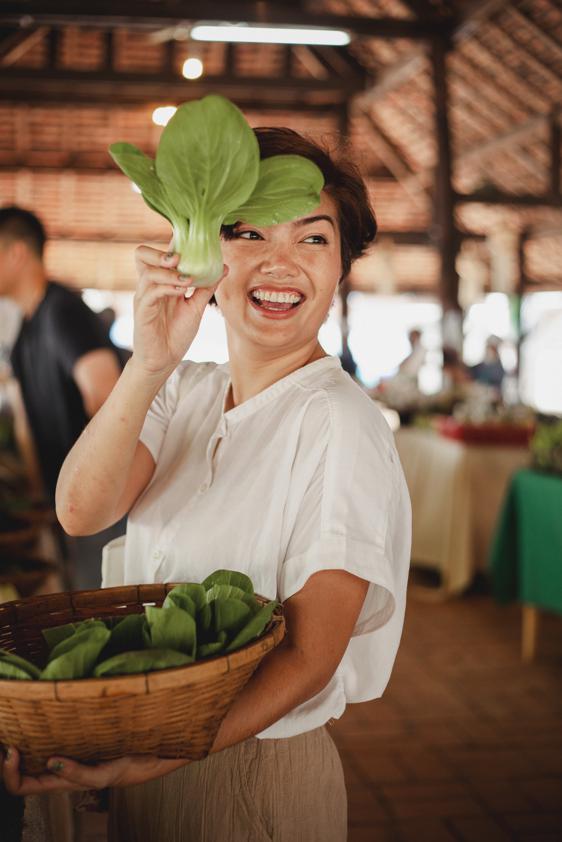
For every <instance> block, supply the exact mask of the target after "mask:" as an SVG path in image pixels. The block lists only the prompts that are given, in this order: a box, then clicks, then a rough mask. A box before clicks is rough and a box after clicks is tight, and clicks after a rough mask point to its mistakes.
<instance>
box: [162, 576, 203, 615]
mask: <svg viewBox="0 0 562 842" xmlns="http://www.w3.org/2000/svg"><path fill="white" fill-rule="evenodd" d="M185 598H186V599H185ZM206 601H207V598H206V596H205V588H204V587H203V585H199V584H196V583H187V584H185V585H176V587H175V588H172V590H171V591H169V593H168V594H167V596H166V599H165V600H164V603H163V605H162V608H168V606H169V605H176V606H177V607H178V608H183V610H184V611H188V612H189V613H190V614H191V616H192V617H195V616H196V614H197V611H199V610H200V609H201V608H202V607H203V606H204V605H205V602H206Z"/></svg>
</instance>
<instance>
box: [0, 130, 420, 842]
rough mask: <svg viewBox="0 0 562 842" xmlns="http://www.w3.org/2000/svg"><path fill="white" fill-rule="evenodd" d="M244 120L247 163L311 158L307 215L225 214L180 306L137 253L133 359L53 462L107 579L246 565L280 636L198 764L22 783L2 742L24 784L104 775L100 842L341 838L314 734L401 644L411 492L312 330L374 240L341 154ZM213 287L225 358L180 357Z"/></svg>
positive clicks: (335, 769) (334, 783)
mask: <svg viewBox="0 0 562 842" xmlns="http://www.w3.org/2000/svg"><path fill="white" fill-rule="evenodd" d="M255 131H256V135H257V138H258V141H259V144H260V151H261V156H262V158H266V157H269V156H270V155H274V154H290V153H292V154H299V155H304V156H306V157H308V158H310V159H311V160H313V161H314V162H315V163H316V164H317V165H318V166H319V167H320V169H321V170H322V172H323V174H324V178H325V187H324V190H323V191H322V199H321V203H320V205H319V207H318V208H317V209H316V210H315V211H313V212H312V213H311V214H309V215H307V216H306V217H304V218H299V219H297V220H294V221H292V222H288V223H283V224H279V225H274V226H271V227H264V228H260V227H256V226H250V225H247V224H245V223H243V222H241V223H237V224H236V225H234V226H231V227H228V228H225V229H224V230H223V244H222V245H223V257H224V262H225V273H224V275H223V278H222V280H221V282H220V283H219V284H218V285H217V286H216V287H215V288H214V289H210V290H206V289H197V290H196V291H195V292H194V293H193V295H192V296H191V297H189V298H188V299H186V298H185V290H186V288H188V287H189V285H190V279H189V278H185V277H183V276H181V275H178V273H177V271H176V269H175V266H176V265H177V256H176V255H172V254H163V253H162V252H160V251H158V250H156V249H154V248H149V247H148V246H140V247H139V248H138V249H137V255H136V259H137V267H138V274H139V284H138V289H137V292H136V294H135V337H134V351H133V355H132V358H131V359H130V361H129V362H128V363H127V365H126V367H125V370H124V372H123V375H122V376H121V378H120V380H119V382H118V384H117V385H116V387H115V389H114V390H113V392H112V394H111V395H110V397H109V399H108V401H107V403H106V404H105V405H104V407H102V409H101V410H100V412H99V413H98V414H97V415H96V417H95V418H94V419H93V420H92V422H91V423H90V424H89V425H88V427H87V428H86V430H85V431H84V434H83V435H82V437H81V438H80V440H79V441H78V442H77V444H76V446H75V447H74V449H73V450H72V452H71V453H70V454H69V456H68V458H67V460H66V462H65V464H64V466H63V469H62V472H61V475H60V479H59V485H58V489H57V512H58V515H59V518H60V519H61V522H62V524H63V525H64V527H65V529H66V530H67V531H68V532H69V533H70V534H87V533H89V532H95V531H98V530H99V529H102V528H105V527H106V526H108V525H109V524H111V523H114V522H115V521H116V520H118V519H119V518H121V517H122V516H123V515H124V514H125V513H129V518H128V527H127V537H126V542H125V555H124V563H123V571H122V574H120V576H121V578H122V581H124V582H127V583H131V582H134V583H141V582H151V581H164V582H165V581H174V582H178V581H201V580H202V579H204V578H205V577H206V576H207V575H208V574H209V573H210V572H212V570H214V569H217V568H229V569H234V570H240V571H243V572H246V573H247V574H248V575H250V577H251V578H252V580H253V583H254V586H255V590H256V592H257V593H260V594H262V595H263V596H266V597H269V598H276V599H279V600H280V601H281V602H283V605H284V612H285V617H286V623H287V635H286V638H285V640H284V642H283V643H282V644H281V645H280V646H279V647H277V648H276V649H275V650H273V652H271V653H270V654H268V655H267V656H266V657H265V658H264V660H263V661H262V662H261V664H260V666H259V668H258V670H257V671H256V672H255V673H254V675H253V676H252V678H251V679H250V680H249V682H248V684H247V685H246V686H245V688H244V689H243V690H242V692H241V693H240V695H239V696H238V697H237V699H236V700H235V702H234V704H233V705H232V707H231V708H230V710H229V712H228V713H227V715H226V717H225V718H224V720H223V722H222V724H221V726H220V729H219V732H218V734H217V737H216V740H215V743H214V745H213V747H212V749H211V753H210V754H209V756H208V757H207V758H206V759H205V760H202V761H198V762H193V763H189V762H188V761H185V760H166V759H161V758H154V757H126V758H123V759H121V760H117V761H113V762H110V763H102V764H99V765H98V766H96V767H86V766H81V765H79V764H77V763H75V762H73V761H71V760H68V759H60V758H53V765H54V768H53V773H52V774H46V775H43V776H41V777H40V778H39V779H30V778H25V777H24V778H20V777H19V774H18V772H17V752H13V753H12V756H11V758H10V760H9V761H6V762H5V763H4V778H5V780H6V782H7V785H8V786H9V787H10V788H11V789H12V791H14V790H15V791H19V792H20V793H24V794H25V793H27V792H37V791H46V790H49V789H55V788H57V787H58V788H68V789H81V788H82V789H90V788H95V787H99V788H105V787H110V788H111V809H110V822H109V827H110V837H109V838H110V839H112V840H125V839H126V840H128V842H131V840H139V842H140V840H143V842H152V840H164V839H165V840H166V842H175V841H176V840H177V842H183V840H188V839H189V840H195V839H197V840H207V842H211V840H219V839H220V840H223V839H231V840H235V842H244V840H248V842H249V840H266V839H276V840H283V842H285V840H291V841H292V842H294V840H306V842H314V840H318V842H319V841H320V840H322V842H332V840H333V842H341V840H344V839H345V838H346V819H347V801H346V792H345V784H344V779H343V772H342V766H341V762H340V759H339V755H338V753H337V750H336V748H335V746H334V743H333V741H332V739H331V737H330V736H329V734H328V732H327V729H326V727H325V726H326V723H328V722H329V720H330V719H333V718H337V717H340V716H341V715H342V713H343V711H344V710H345V707H346V704H347V703H349V702H361V701H366V700H368V699H375V698H377V697H379V696H380V695H381V694H382V693H383V691H384V688H385V686H386V684H387V682H388V679H389V676H390V673H391V670H392V665H393V662H394V658H395V655H396V651H397V648H398V644H399V640H400V635H401V630H402V624H403V619H404V610H405V595H406V583H407V576H408V567H409V553H410V504H409V498H408V493H407V490H406V486H405V483H404V478H403V475H402V471H401V468H400V464H399V461H398V457H397V455H396V450H395V448H394V443H393V438H392V434H391V432H390V429H389V428H388V427H387V425H386V422H385V421H384V419H383V418H382V415H381V414H380V412H379V410H378V409H377V408H376V406H375V405H374V403H373V402H372V401H370V399H369V398H368V397H367V396H366V395H365V394H364V393H363V392H362V390H361V389H360V387H359V386H357V385H356V384H355V383H354V382H353V380H352V379H351V378H350V377H349V375H347V374H346V373H345V372H343V370H342V368H341V364H340V362H339V360H338V359H337V358H334V357H330V356H328V355H327V354H326V353H325V351H324V350H323V348H322V347H321V345H320V344H319V341H318V332H319V329H320V327H321V325H322V323H323V322H324V320H325V319H326V317H327V314H328V311H329V309H330V306H331V304H332V301H333V299H334V296H335V295H336V293H337V288H338V284H339V283H340V281H341V279H342V277H344V276H345V275H347V273H348V272H349V269H350V266H351V263H352V261H353V260H354V259H356V258H357V257H359V256H360V254H362V253H363V251H364V249H365V248H366V247H367V246H368V245H369V244H370V243H371V242H372V240H373V239H374V236H375V233H376V222H375V218H374V214H373V212H372V210H371V208H370V205H369V202H368V199H367V193H366V188H365V185H364V183H363V181H362V179H361V177H360V176H359V174H358V172H357V170H356V169H355V168H354V167H353V165H351V164H350V163H349V162H345V161H339V160H334V159H333V158H331V157H330V156H329V155H328V154H327V153H326V152H324V151H323V150H322V149H320V148H319V147H318V146H317V145H315V144H314V143H312V142H311V141H309V140H307V139H304V138H302V137H300V136H299V135H298V134H296V133H295V132H293V131H291V130H289V129H256V130H255ZM213 293H214V294H215V297H216V301H217V303H218V305H219V307H220V309H221V311H222V313H223V315H224V318H225V322H226V329H227V337H228V348H229V363H228V365H219V366H217V365H215V364H212V363H204V364H195V363H191V362H182V359H183V357H184V355H185V353H186V351H187V349H188V348H189V346H190V344H191V342H192V341H193V339H194V337H195V335H196V333H197V330H198V327H199V323H200V320H201V317H202V314H203V311H204V308H205V306H206V305H207V303H208V302H209V299H210V298H211V296H212V295H213ZM50 765H51V764H50ZM164 776H165V777H164Z"/></svg>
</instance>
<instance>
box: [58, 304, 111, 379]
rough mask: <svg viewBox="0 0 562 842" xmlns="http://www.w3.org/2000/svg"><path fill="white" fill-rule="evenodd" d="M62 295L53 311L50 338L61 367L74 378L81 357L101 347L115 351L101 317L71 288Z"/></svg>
mask: <svg viewBox="0 0 562 842" xmlns="http://www.w3.org/2000/svg"><path fill="white" fill-rule="evenodd" d="M65 292H66V294H64V297H63V295H61V296H60V297H59V298H58V299H57V302H56V306H55V307H53V308H52V311H51V313H50V330H51V339H52V341H53V343H54V348H55V352H56V355H57V358H58V360H59V363H60V365H61V367H62V369H63V370H64V371H65V372H66V374H67V375H68V376H69V377H72V373H73V370H74V366H75V365H76V363H77V362H78V360H79V359H80V358H81V357H83V356H84V355H85V354H88V353H90V352H91V351H97V350H99V349H100V348H107V349H108V350H113V351H114V350H115V349H114V346H113V345H112V343H111V341H110V340H109V337H108V335H107V331H106V329H105V326H104V324H103V322H102V321H101V319H100V318H99V316H98V315H97V314H96V313H94V312H93V311H92V310H90V308H89V307H87V306H86V304H84V302H83V301H82V299H81V298H80V296H79V295H77V294H74V293H72V292H70V291H65Z"/></svg>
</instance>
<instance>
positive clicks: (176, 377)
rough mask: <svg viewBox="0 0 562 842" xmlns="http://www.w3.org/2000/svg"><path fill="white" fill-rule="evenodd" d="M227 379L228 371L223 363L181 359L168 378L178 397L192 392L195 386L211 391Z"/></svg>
mask: <svg viewBox="0 0 562 842" xmlns="http://www.w3.org/2000/svg"><path fill="white" fill-rule="evenodd" d="M227 379H228V372H227V370H226V368H225V366H224V365H220V364H218V363H214V362H201V363H199V362H194V361H193V360H182V361H181V363H180V364H179V365H178V366H177V368H176V370H175V371H174V373H173V374H172V376H171V378H170V380H171V381H173V387H174V388H175V389H177V390H178V395H179V397H182V396H183V395H185V394H187V393H188V392H192V391H193V389H194V388H196V387H198V388H200V389H203V390H205V391H206V390H209V391H213V390H215V389H217V388H220V386H221V385H223V384H224V382H225V380H227Z"/></svg>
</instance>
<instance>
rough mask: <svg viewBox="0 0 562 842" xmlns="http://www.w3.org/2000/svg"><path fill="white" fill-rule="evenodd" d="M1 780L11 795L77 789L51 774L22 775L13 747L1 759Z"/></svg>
mask: <svg viewBox="0 0 562 842" xmlns="http://www.w3.org/2000/svg"><path fill="white" fill-rule="evenodd" d="M1 766H2V780H3V782H4V786H5V787H6V789H7V790H8V792H9V793H11V794H12V795H20V796H23V795H36V794H39V793H42V792H51V791H52V790H57V789H58V790H60V789H78V788H79V787H77V786H75V785H73V784H70V783H69V782H68V781H61V780H59V778H58V777H56V776H55V775H51V774H48V773H47V774H44V775H36V776H31V775H22V774H21V771H20V757H19V752H18V751H17V750H16V749H15V748H9V749H8V750H7V751H6V753H5V755H4V756H3V758H2V761H1Z"/></svg>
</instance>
